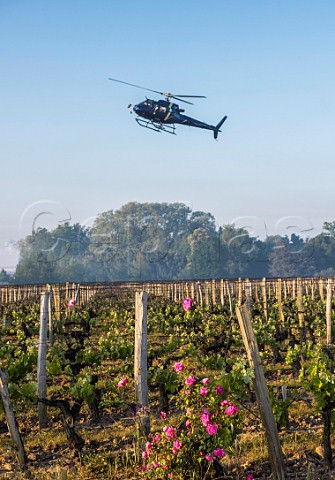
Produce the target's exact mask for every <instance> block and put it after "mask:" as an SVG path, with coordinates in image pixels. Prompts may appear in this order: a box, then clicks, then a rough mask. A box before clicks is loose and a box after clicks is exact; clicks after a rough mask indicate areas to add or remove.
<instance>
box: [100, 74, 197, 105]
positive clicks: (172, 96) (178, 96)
mask: <svg viewBox="0 0 335 480" xmlns="http://www.w3.org/2000/svg"><path fill="white" fill-rule="evenodd" d="M108 80H112V81H113V82H118V83H124V84H125V85H130V86H131V87H136V88H141V89H142V90H148V91H149V92H154V93H158V94H159V95H163V96H164V97H165V98H175V99H176V100H180V101H181V102H184V103H188V104H189V105H193V103H191V102H188V101H187V100H183V98H206V97H205V96H204V95H175V94H173V93H165V92H159V91H158V90H152V88H147V87H142V86H141V85H135V84H134V83H129V82H124V81H123V80H117V79H116V78H108Z"/></svg>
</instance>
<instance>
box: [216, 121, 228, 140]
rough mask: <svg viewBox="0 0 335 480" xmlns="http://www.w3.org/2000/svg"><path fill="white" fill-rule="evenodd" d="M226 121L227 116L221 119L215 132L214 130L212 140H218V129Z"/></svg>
mask: <svg viewBox="0 0 335 480" xmlns="http://www.w3.org/2000/svg"><path fill="white" fill-rule="evenodd" d="M226 120H227V116H225V117H223V119H222V120H221V121H220V122H219V123H218V124H217V125H216V127H215V130H214V138H215V140H216V139H217V138H218V135H219V131H220V127H221V125H222V124H223V122H225V121H226Z"/></svg>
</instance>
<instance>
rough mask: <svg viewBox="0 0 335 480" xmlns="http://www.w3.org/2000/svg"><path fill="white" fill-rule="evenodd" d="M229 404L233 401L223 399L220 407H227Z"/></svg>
mask: <svg viewBox="0 0 335 480" xmlns="http://www.w3.org/2000/svg"><path fill="white" fill-rule="evenodd" d="M227 405H231V402H229V401H228V400H223V401H222V402H220V407H226V406H227Z"/></svg>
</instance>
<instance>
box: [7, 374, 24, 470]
mask: <svg viewBox="0 0 335 480" xmlns="http://www.w3.org/2000/svg"><path fill="white" fill-rule="evenodd" d="M0 396H1V400H2V404H3V409H4V412H5V417H6V423H7V426H8V430H9V433H10V435H11V437H12V439H13V442H14V443H15V445H16V448H17V456H18V460H19V465H20V468H21V469H22V470H26V469H27V463H28V460H27V455H26V452H25V449H24V446H23V442H22V439H21V435H20V432H19V428H18V425H17V422H16V418H15V414H14V410H13V407H12V402H11V400H10V396H9V391H8V386H7V381H6V378H5V375H4V373H3V371H2V370H1V368H0Z"/></svg>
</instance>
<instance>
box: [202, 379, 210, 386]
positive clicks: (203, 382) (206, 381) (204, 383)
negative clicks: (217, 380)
mask: <svg viewBox="0 0 335 480" xmlns="http://www.w3.org/2000/svg"><path fill="white" fill-rule="evenodd" d="M201 383H202V384H203V385H208V384H209V378H203V379H202V380H201Z"/></svg>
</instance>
